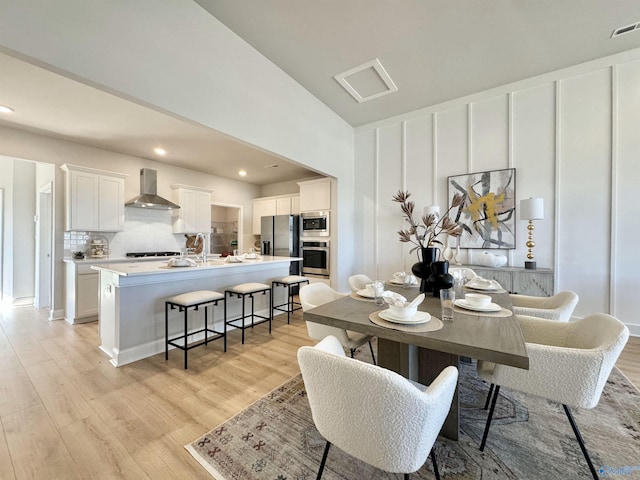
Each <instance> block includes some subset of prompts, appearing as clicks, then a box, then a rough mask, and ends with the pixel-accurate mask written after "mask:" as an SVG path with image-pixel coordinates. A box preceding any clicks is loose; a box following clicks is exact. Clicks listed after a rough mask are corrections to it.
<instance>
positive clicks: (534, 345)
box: [478, 313, 629, 479]
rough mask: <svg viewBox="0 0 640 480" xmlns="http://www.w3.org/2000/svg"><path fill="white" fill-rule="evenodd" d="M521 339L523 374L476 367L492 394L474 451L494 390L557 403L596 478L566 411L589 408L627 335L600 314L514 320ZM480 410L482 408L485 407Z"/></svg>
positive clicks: (502, 367)
mask: <svg viewBox="0 0 640 480" xmlns="http://www.w3.org/2000/svg"><path fill="white" fill-rule="evenodd" d="M518 321H519V323H520V326H521V328H522V333H523V334H524V338H525V342H526V347H527V354H528V355H529V369H528V370H524V369H520V368H514V367H509V366H506V365H501V364H495V363H489V362H484V361H478V374H479V375H480V377H481V378H482V379H483V380H485V381H486V382H489V383H491V384H495V389H494V388H491V390H490V391H489V397H491V395H492V393H493V398H492V400H491V409H490V411H489V416H488V417H487V424H486V426H485V430H484V435H483V437H482V443H481V444H480V450H481V451H483V450H484V447H485V445H486V441H487V436H488V434H489V428H490V426H491V418H492V417H493V412H494V409H495V406H496V400H497V398H498V394H499V392H500V387H507V388H509V389H513V390H518V391H520V392H524V393H530V394H533V395H537V396H539V397H542V398H546V399H547V400H551V401H554V402H558V403H561V404H562V406H563V407H564V411H565V413H566V415H567V418H568V419H569V423H570V424H571V428H572V429H573V433H574V435H575V436H576V439H577V440H578V443H579V444H580V449H581V450H582V453H583V455H584V458H585V460H586V461H587V464H588V465H589V470H590V471H591V474H592V476H593V478H594V479H597V478H598V475H597V474H596V471H595V468H594V467H593V463H592V462H591V459H590V457H589V453H588V452H587V449H586V447H585V444H584V441H583V439H582V436H581V434H580V430H579V429H578V426H577V425H576V423H575V420H574V419H573V415H572V414H571V410H570V407H578V408H593V407H595V406H596V405H597V404H598V402H599V400H600V395H601V393H602V389H603V388H604V385H605V383H606V381H607V378H609V374H610V373H611V370H612V369H613V366H614V364H615V362H616V360H617V358H618V356H619V355H620V352H622V349H623V348H624V346H625V344H626V343H627V339H628V338H629V329H628V328H627V326H626V325H625V324H624V323H622V322H621V321H620V320H618V319H617V318H614V317H612V316H610V315H607V314H604V313H597V314H594V315H590V316H588V317H585V318H583V319H580V320H576V321H574V322H566V323H565V322H558V321H555V320H544V319H539V318H532V317H518ZM485 408H486V405H485Z"/></svg>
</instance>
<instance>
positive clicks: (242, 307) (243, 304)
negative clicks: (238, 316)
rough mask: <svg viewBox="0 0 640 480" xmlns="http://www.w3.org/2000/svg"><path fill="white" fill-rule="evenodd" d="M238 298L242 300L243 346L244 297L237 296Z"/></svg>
mask: <svg viewBox="0 0 640 480" xmlns="http://www.w3.org/2000/svg"><path fill="white" fill-rule="evenodd" d="M238 298H242V345H244V295H243V296H242V297H240V295H238Z"/></svg>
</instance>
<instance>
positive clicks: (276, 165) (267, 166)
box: [264, 163, 280, 168]
mask: <svg viewBox="0 0 640 480" xmlns="http://www.w3.org/2000/svg"><path fill="white" fill-rule="evenodd" d="M279 166H280V165H278V164H277V163H272V164H271V165H265V166H264V168H278V167H279Z"/></svg>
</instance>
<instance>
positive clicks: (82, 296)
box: [64, 262, 99, 323]
mask: <svg viewBox="0 0 640 480" xmlns="http://www.w3.org/2000/svg"><path fill="white" fill-rule="evenodd" d="M65 273H66V280H65V284H66V304H65V314H64V316H65V320H66V321H67V322H69V323H86V322H92V321H94V320H97V319H98V285H99V276H98V272H97V271H95V270H91V265H88V264H77V263H73V262H68V263H66V272H65Z"/></svg>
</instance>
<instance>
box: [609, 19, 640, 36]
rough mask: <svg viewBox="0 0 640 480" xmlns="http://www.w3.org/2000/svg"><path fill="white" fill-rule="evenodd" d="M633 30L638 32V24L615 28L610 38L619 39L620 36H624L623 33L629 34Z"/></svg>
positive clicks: (639, 25) (639, 23) (639, 27)
mask: <svg viewBox="0 0 640 480" xmlns="http://www.w3.org/2000/svg"><path fill="white" fill-rule="evenodd" d="M634 30H640V22H636V23H633V24H631V25H627V26H626V27H620V28H616V29H615V30H614V31H613V33H612V34H611V38H614V37H619V36H620V35H624V34H625V33H631V32H633V31H634Z"/></svg>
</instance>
